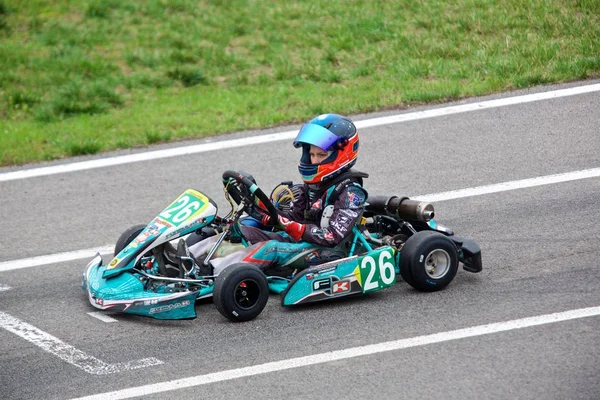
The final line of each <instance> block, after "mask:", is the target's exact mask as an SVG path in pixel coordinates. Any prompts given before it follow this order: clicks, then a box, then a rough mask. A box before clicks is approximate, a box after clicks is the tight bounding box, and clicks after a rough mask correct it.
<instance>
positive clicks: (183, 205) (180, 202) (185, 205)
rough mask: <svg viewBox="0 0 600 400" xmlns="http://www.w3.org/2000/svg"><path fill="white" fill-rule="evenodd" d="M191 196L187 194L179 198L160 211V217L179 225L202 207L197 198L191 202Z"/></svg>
mask: <svg viewBox="0 0 600 400" xmlns="http://www.w3.org/2000/svg"><path fill="white" fill-rule="evenodd" d="M190 200H191V199H190V197H189V196H187V195H185V196H182V197H180V198H179V199H177V200H176V201H175V202H174V203H173V204H172V205H171V206H170V207H169V208H167V209H166V210H164V211H163V212H161V213H160V215H159V216H160V217H161V218H164V219H165V220H167V221H169V222H172V223H173V224H174V225H175V226H177V225H179V224H180V223H182V222H183V221H185V220H186V219H188V218H189V217H190V216H191V215H192V214H194V213H195V212H196V211H198V210H199V209H200V207H202V203H200V202H199V201H197V200H194V201H191V202H190Z"/></svg>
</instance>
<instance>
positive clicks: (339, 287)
mask: <svg viewBox="0 0 600 400" xmlns="http://www.w3.org/2000/svg"><path fill="white" fill-rule="evenodd" d="M349 291H350V281H338V282H335V283H334V284H333V286H332V287H331V293H333V294H336V293H344V292H349Z"/></svg>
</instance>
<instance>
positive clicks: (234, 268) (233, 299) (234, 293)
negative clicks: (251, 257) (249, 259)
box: [213, 263, 269, 322]
mask: <svg viewBox="0 0 600 400" xmlns="http://www.w3.org/2000/svg"><path fill="white" fill-rule="evenodd" d="M268 300H269V285H268V283H267V278H266V277H265V274H263V272H262V271H261V270H259V269H258V268H256V267H255V266H253V265H250V264H246V263H238V264H232V265H230V266H228V267H227V268H225V269H224V270H223V271H222V272H221V273H220V274H219V275H218V276H217V278H216V279H215V288H214V290H213V302H214V304H215V306H216V307H217V310H219V312H220V313H221V314H222V315H223V316H224V317H225V318H228V319H230V320H231V321H234V322H244V321H250V320H252V319H254V318H256V317H257V316H258V315H259V314H260V313H261V312H262V310H263V309H264V308H265V306H266V305H267V301H268Z"/></svg>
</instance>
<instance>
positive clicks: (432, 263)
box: [425, 249, 451, 279]
mask: <svg viewBox="0 0 600 400" xmlns="http://www.w3.org/2000/svg"><path fill="white" fill-rule="evenodd" d="M450 262H451V260H450V254H448V252H447V251H446V250H442V249H436V250H433V251H432V252H431V253H429V254H428V255H427V258H426V259H425V273H426V274H427V276H429V277H430V278H433V279H440V278H442V277H443V276H444V275H446V273H447V272H448V271H449V270H450Z"/></svg>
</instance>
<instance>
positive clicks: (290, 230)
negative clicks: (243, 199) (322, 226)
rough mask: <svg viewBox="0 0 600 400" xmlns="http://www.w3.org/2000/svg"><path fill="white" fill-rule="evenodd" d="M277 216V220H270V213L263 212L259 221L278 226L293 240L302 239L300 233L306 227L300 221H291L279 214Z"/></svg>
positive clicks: (266, 224)
mask: <svg viewBox="0 0 600 400" xmlns="http://www.w3.org/2000/svg"><path fill="white" fill-rule="evenodd" d="M277 218H278V220H277V221H271V216H270V215H267V214H263V215H262V217H261V219H260V223H261V224H263V225H265V226H275V227H277V228H279V229H280V230H282V231H284V232H285V233H287V234H288V235H290V236H291V237H292V238H293V239H294V240H295V241H299V240H300V239H302V234H303V233H304V230H305V229H306V225H304V224H301V223H300V222H296V221H292V220H291V219H288V218H286V217H282V216H281V215H279V216H278V217H277Z"/></svg>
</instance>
